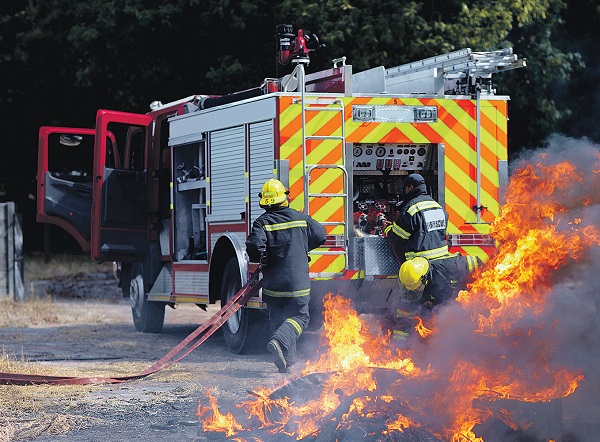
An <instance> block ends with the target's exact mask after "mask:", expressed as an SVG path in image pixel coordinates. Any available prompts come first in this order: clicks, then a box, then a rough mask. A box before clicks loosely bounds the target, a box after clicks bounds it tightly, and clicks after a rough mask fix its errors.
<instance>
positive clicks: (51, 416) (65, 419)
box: [0, 349, 198, 442]
mask: <svg viewBox="0 0 600 442" xmlns="http://www.w3.org/2000/svg"><path fill="white" fill-rule="evenodd" d="M146 368H148V364H146V363H141V362H119V363H111V364H100V365H95V366H94V367H93V369H89V368H88V369H86V370H79V369H73V368H66V367H64V366H62V365H61V364H44V365H41V364H38V363H33V362H30V361H28V360H26V359H25V358H24V357H23V356H21V357H20V358H15V357H11V356H10V355H8V354H7V353H6V351H5V350H4V349H3V350H2V354H1V355H0V372H12V373H23V374H45V375H51V376H52V375H53V376H72V377H89V376H98V377H108V376H125V375H131V374H136V373H140V372H141V371H142V370H144V369H146ZM195 377H196V376H195V375H194V374H193V373H192V372H190V371H189V370H186V369H184V368H182V367H181V366H179V365H178V364H176V365H175V366H173V367H171V368H170V369H168V370H166V371H165V373H163V372H160V373H156V374H154V375H153V376H152V378H153V381H157V382H182V381H183V382H186V383H187V385H188V386H187V387H186V388H184V389H181V388H180V387H179V388H175V389H174V390H172V391H161V393H160V395H158V394H156V392H152V391H149V392H148V393H147V394H144V395H143V396H138V397H136V398H135V399H131V398H122V397H120V395H119V394H118V392H117V393H116V394H112V393H111V392H112V391H113V388H112V387H111V386H106V385H68V386H60V385H35V386H16V385H0V442H16V441H24V440H31V439H34V438H36V437H39V436H54V435H61V434H66V433H68V432H70V431H77V430H80V429H84V428H88V427H90V426H93V425H98V424H101V423H103V422H105V420H104V419H102V418H101V417H94V416H91V415H90V414H96V415H97V414H100V415H102V413H98V411H104V412H105V413H107V414H110V415H112V414H119V413H122V414H126V413H130V412H132V410H133V409H141V408H143V407H149V406H153V405H155V404H159V403H174V402H175V401H176V400H177V398H178V397H179V396H181V395H186V394H190V393H191V392H194V391H197V389H198V386H197V385H195V384H194V379H195ZM88 413H89V414H88Z"/></svg>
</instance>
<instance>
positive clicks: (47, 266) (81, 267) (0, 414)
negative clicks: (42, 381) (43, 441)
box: [0, 254, 198, 442]
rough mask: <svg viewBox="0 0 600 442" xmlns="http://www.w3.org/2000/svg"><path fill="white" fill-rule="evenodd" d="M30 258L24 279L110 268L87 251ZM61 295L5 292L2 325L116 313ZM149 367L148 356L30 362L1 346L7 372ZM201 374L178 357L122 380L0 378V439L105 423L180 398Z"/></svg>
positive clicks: (77, 373) (73, 373) (9, 441)
mask: <svg viewBox="0 0 600 442" xmlns="http://www.w3.org/2000/svg"><path fill="white" fill-rule="evenodd" d="M25 260H26V261H25V279H26V280H29V281H35V280H44V279H50V278H56V277H64V276H70V275H76V274H80V273H98V272H107V271H110V270H111V266H112V265H111V263H104V264H101V265H99V264H97V263H95V262H93V261H92V260H91V259H90V258H89V257H86V256H70V255H58V256H53V257H52V260H51V261H50V263H44V259H43V255H42V254H37V255H30V256H26V258H25ZM63 302H64V301H60V300H58V301H57V300H55V299H53V298H52V296H50V295H44V296H33V294H31V295H30V296H26V300H25V301H24V302H15V301H12V300H0V328H2V327H19V328H22V327H39V326H46V325H51V324H60V325H68V324H77V323H86V324H90V323H98V322H112V321H113V319H112V318H107V317H105V316H104V314H103V313H102V312H101V311H98V310H97V309H94V305H92V304H90V305H88V303H87V302H81V303H78V302H72V301H71V302H69V306H68V308H64V305H63ZM103 311H105V310H103ZM82 333H83V331H82ZM105 345H106V346H108V347H110V346H113V347H115V348H127V347H128V346H132V345H133V344H132V343H130V342H127V341H115V342H111V343H107V344H105ZM146 368H148V363H143V362H110V363H102V364H99V363H98V362H94V363H93V364H92V365H81V366H78V365H75V366H73V364H69V365H67V364H65V363H64V362H31V361H29V360H27V359H26V358H25V357H24V356H23V355H20V356H19V355H9V354H8V353H7V352H6V350H5V349H4V348H2V351H1V353H0V372H8V373H22V374H38V375H42V374H43V375H50V376H52V375H54V376H69V377H114V376H127V375H135V374H138V373H140V372H142V371H143V370H144V369H146ZM196 377H197V376H196V375H195V374H194V373H193V372H192V371H190V370H189V369H186V368H184V367H182V366H181V365H175V366H173V367H171V368H169V369H167V370H164V371H161V372H159V373H156V374H154V375H152V376H151V378H150V379H147V380H140V381H134V382H131V383H127V384H123V385H106V384H104V385H100V384H95V385H67V386H60V385H33V386H18V385H0V442H16V441H25V440H32V439H35V438H37V437H40V436H44V437H48V436H55V435H64V434H67V433H69V432H71V431H77V430H80V429H84V428H88V427H91V426H95V425H98V424H101V423H103V422H104V423H106V422H107V421H108V420H109V417H110V416H114V415H116V414H128V413H131V412H133V411H136V410H141V409H143V408H144V407H152V406H154V405H156V404H165V403H175V402H176V401H178V400H180V398H181V397H185V396H186V395H188V394H189V393H190V392H194V391H197V389H198V386H197V385H195V384H194V382H195V379H196ZM157 383H161V384H170V383H172V385H173V387H172V388H171V389H169V388H165V387H164V385H162V386H160V387H157ZM182 385H184V387H182ZM132 391H133V392H135V394H134V393H131V392H132Z"/></svg>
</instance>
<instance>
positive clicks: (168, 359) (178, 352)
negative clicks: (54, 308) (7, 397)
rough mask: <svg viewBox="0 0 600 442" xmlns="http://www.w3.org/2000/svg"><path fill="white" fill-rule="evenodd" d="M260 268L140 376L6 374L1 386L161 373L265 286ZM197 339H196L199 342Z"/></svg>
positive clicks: (112, 379) (109, 380) (89, 381)
mask: <svg viewBox="0 0 600 442" xmlns="http://www.w3.org/2000/svg"><path fill="white" fill-rule="evenodd" d="M260 269H261V267H260V266H259V267H258V268H257V269H256V270H255V271H254V273H252V274H251V275H250V278H249V279H248V282H246V284H245V285H244V286H243V287H242V288H241V289H240V290H239V291H238V292H237V293H236V294H235V296H234V297H233V298H231V299H230V300H229V301H228V302H227V304H225V305H224V306H223V307H222V308H221V310H219V311H218V312H217V313H215V314H214V315H213V316H211V317H210V319H209V320H208V321H206V322H205V323H203V324H202V325H201V326H200V327H198V328H197V329H196V330H194V331H193V332H192V333H190V334H189V335H188V336H187V337H186V338H185V339H184V340H183V341H181V342H180V343H179V344H178V345H177V346H175V347H173V349H172V350H171V351H169V352H168V353H167V354H166V355H164V356H163V357H162V358H160V359H159V360H158V361H156V362H155V363H154V364H153V365H152V366H150V367H148V368H147V369H146V370H144V371H142V372H141V373H139V374H136V375H132V376H115V377H88V378H78V377H71V376H45V375H33V374H19V373H5V372H0V385H40V384H52V385H88V384H100V383H105V384H120V383H123V382H127V381H132V380H135V379H141V378H144V377H146V376H148V375H151V374H153V373H156V372H157V371H159V370H162V369H164V368H168V367H170V366H171V365H173V364H175V363H177V362H179V361H180V360H182V359H183V358H184V357H186V356H187V355H188V354H190V353H191V352H192V351H193V350H194V349H196V347H198V346H199V345H200V344H202V343H203V342H204V341H206V340H207V339H208V338H209V337H210V336H211V335H212V334H213V333H214V332H215V331H217V330H218V329H219V328H220V327H221V326H222V325H223V324H224V323H225V322H227V320H228V319H229V317H230V316H232V315H233V314H234V313H235V312H237V311H238V310H239V309H240V308H242V307H243V305H244V304H245V303H246V302H247V301H248V300H249V299H250V298H251V297H252V296H253V295H254V294H256V293H257V292H258V290H259V289H260V288H261V286H262V281H260V280H259V278H258V277H259V274H260ZM197 338H198V339H197ZM196 339H197V340H196Z"/></svg>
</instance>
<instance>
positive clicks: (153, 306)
mask: <svg viewBox="0 0 600 442" xmlns="http://www.w3.org/2000/svg"><path fill="white" fill-rule="evenodd" d="M133 275H135V276H133ZM142 275H143V274H142V266H141V265H139V266H138V265H134V266H133V269H132V278H131V283H130V286H129V296H130V300H131V314H132V316H133V323H134V325H135V329H136V330H137V331H140V332H143V333H160V332H162V328H163V324H164V322H165V305H166V304H165V303H164V302H153V301H148V299H147V296H146V290H145V284H144V279H143V276H142Z"/></svg>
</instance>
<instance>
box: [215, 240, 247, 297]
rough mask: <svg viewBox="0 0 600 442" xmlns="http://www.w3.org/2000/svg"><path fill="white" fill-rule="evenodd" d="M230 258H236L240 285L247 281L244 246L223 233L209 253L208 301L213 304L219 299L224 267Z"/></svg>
mask: <svg viewBox="0 0 600 442" xmlns="http://www.w3.org/2000/svg"><path fill="white" fill-rule="evenodd" d="M230 258H236V259H237V262H238V267H239V271H240V280H241V281H242V285H244V284H245V283H246V281H247V280H248V259H247V257H246V245H245V244H243V243H241V242H240V240H239V239H238V238H236V237H235V236H234V235H232V234H230V233H224V234H223V235H222V236H221V237H220V238H219V239H218V240H217V242H216V243H215V246H214V248H213V250H212V253H211V259H210V270H209V277H208V292H209V301H210V303H211V304H214V303H215V302H216V301H218V300H220V299H221V283H222V281H223V272H224V270H225V265H226V264H227V261H229V259H230Z"/></svg>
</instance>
